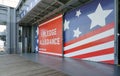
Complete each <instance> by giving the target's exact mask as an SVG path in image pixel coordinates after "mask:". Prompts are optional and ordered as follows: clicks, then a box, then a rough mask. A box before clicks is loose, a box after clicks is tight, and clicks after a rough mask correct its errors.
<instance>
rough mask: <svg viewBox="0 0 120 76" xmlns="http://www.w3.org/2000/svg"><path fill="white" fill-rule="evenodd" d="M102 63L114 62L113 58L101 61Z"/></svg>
mask: <svg viewBox="0 0 120 76" xmlns="http://www.w3.org/2000/svg"><path fill="white" fill-rule="evenodd" d="M101 62H103V63H109V64H114V60H106V61H101Z"/></svg>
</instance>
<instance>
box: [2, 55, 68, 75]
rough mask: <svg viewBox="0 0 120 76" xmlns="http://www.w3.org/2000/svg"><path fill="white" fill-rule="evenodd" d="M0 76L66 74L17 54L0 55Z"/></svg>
mask: <svg viewBox="0 0 120 76" xmlns="http://www.w3.org/2000/svg"><path fill="white" fill-rule="evenodd" d="M0 76H68V75H66V74H64V73H62V72H60V71H56V70H53V69H51V68H49V67H45V66H43V65H41V64H38V63H35V62H32V61H29V60H27V59H25V58H24V57H20V56H18V55H7V54H5V55H0Z"/></svg>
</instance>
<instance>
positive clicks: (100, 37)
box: [64, 29, 114, 51]
mask: <svg viewBox="0 0 120 76" xmlns="http://www.w3.org/2000/svg"><path fill="white" fill-rule="evenodd" d="M113 34H114V29H110V30H108V31H106V32H102V33H100V34H97V35H95V36H92V37H89V38H87V39H84V40H81V41H78V42H76V43H74V44H71V45H68V46H66V47H64V51H66V50H69V49H72V48H75V47H77V46H81V45H83V44H86V43H89V42H93V41H96V40H99V39H102V38H105V37H108V36H110V35H113Z"/></svg>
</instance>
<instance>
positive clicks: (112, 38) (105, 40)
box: [64, 35, 114, 54]
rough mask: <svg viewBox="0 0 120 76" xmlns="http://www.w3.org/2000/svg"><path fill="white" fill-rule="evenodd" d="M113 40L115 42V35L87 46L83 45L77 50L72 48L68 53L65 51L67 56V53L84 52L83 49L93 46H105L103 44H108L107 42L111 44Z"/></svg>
mask: <svg viewBox="0 0 120 76" xmlns="http://www.w3.org/2000/svg"><path fill="white" fill-rule="evenodd" d="M112 40H114V35H112V36H109V37H106V38H103V39H99V40H96V41H94V42H90V43H87V44H84V45H81V46H78V47H75V48H72V49H69V50H66V51H64V54H67V53H70V52H75V51H78V50H82V49H85V48H89V47H92V46H95V45H99V44H103V43H106V42H109V41H112Z"/></svg>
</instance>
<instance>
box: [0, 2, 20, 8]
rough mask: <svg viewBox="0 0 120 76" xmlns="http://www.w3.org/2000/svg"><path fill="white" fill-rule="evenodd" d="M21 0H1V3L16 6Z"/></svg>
mask: <svg viewBox="0 0 120 76" xmlns="http://www.w3.org/2000/svg"><path fill="white" fill-rule="evenodd" d="M19 1H20V0H0V4H2V5H6V6H10V7H14V8H16V7H17V5H18V3H19Z"/></svg>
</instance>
